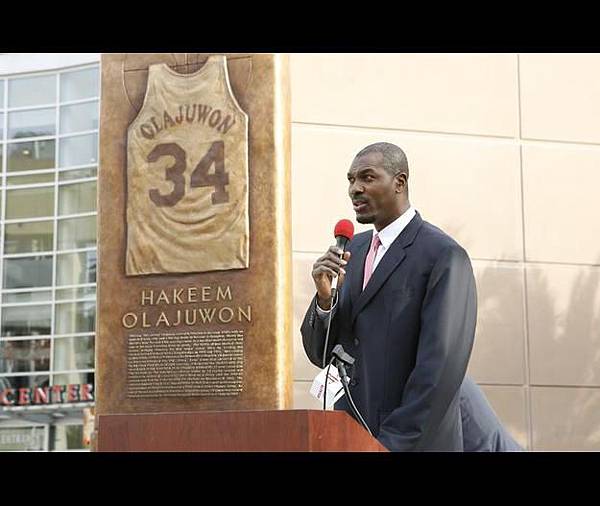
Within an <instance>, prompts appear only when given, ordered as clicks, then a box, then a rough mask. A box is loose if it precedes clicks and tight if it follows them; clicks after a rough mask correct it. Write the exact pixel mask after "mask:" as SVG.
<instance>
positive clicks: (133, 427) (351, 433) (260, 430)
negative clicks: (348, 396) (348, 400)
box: [97, 410, 387, 452]
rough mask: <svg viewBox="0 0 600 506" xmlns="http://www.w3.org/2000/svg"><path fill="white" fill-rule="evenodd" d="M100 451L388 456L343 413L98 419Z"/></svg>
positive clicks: (204, 413)
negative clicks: (374, 453)
mask: <svg viewBox="0 0 600 506" xmlns="http://www.w3.org/2000/svg"><path fill="white" fill-rule="evenodd" d="M97 451H111V452H117V451H137V452H141V451H174V452H184V451H200V452H202V451H204V452H261V451H267V452H277V451H282V452H387V450H386V449H385V448H384V447H383V446H382V445H381V444H380V443H379V442H378V441H377V440H376V439H374V438H373V437H371V436H370V435H369V433H368V432H367V431H365V430H364V429H363V428H362V427H361V426H360V425H359V424H358V423H357V422H356V421H355V420H354V419H353V418H351V417H350V416H349V415H348V414H347V413H344V412H343V411H317V410H280V411H219V412H216V411H200V412H193V413H152V414H123V415H100V416H99V417H98V441H97Z"/></svg>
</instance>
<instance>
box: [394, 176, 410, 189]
mask: <svg viewBox="0 0 600 506" xmlns="http://www.w3.org/2000/svg"><path fill="white" fill-rule="evenodd" d="M395 179H396V192H397V193H402V192H403V191H404V190H405V189H406V186H407V183H408V176H407V175H406V173H405V172H399V173H398V174H396V176H395Z"/></svg>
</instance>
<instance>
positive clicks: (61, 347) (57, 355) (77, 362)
mask: <svg viewBox="0 0 600 506" xmlns="http://www.w3.org/2000/svg"><path fill="white" fill-rule="evenodd" d="M93 368H94V336H80V337H61V338H56V339H55V340H54V370H55V371H67V370H69V369H93Z"/></svg>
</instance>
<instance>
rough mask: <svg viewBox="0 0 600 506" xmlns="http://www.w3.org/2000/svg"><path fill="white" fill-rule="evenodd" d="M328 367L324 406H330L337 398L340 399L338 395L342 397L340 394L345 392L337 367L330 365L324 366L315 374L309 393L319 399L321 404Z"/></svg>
mask: <svg viewBox="0 0 600 506" xmlns="http://www.w3.org/2000/svg"><path fill="white" fill-rule="evenodd" d="M328 369H329V376H328V382H327V400H326V407H327V408H332V407H333V405H334V404H335V403H336V402H337V400H338V399H340V397H342V395H344V393H345V392H344V387H343V385H342V380H341V379H340V375H339V373H338V370H337V367H334V366H333V365H332V366H331V367H326V368H325V369H323V370H322V371H321V372H319V374H317V376H316V377H315V379H314V381H313V383H312V386H311V387H310V393H311V395H312V396H313V397H315V398H316V399H318V400H319V401H321V405H322V404H323V396H324V395H325V374H327V370H328Z"/></svg>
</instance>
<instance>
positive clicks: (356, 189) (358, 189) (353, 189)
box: [348, 182, 364, 197]
mask: <svg viewBox="0 0 600 506" xmlns="http://www.w3.org/2000/svg"><path fill="white" fill-rule="evenodd" d="M363 191H364V188H363V187H362V185H361V184H360V183H357V182H354V183H352V184H351V185H350V188H348V193H349V194H350V197H354V196H355V195H356V194H358V193H362V192H363Z"/></svg>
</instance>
